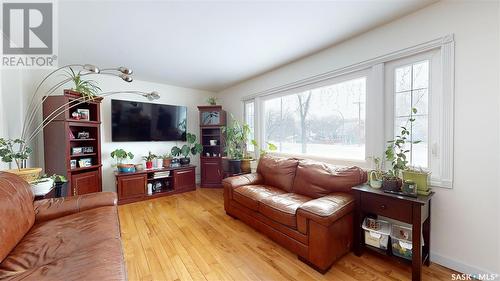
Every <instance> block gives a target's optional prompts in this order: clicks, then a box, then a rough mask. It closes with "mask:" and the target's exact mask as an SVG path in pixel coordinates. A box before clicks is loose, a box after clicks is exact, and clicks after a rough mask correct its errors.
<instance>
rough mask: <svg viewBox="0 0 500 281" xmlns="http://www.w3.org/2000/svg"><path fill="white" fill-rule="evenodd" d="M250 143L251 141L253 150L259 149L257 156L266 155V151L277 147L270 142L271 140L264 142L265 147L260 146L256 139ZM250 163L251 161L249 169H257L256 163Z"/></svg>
mask: <svg viewBox="0 0 500 281" xmlns="http://www.w3.org/2000/svg"><path fill="white" fill-rule="evenodd" d="M251 143H252V145H253V147H254V150H258V151H259V156H260V157H262V156H264V155H266V154H267V151H275V150H277V149H278V147H277V146H276V145H275V144H273V143H271V142H266V146H267V148H262V147H260V146H259V143H258V142H257V140H251ZM252 163H253V162H250V168H251V170H254V171H255V169H257V163H253V165H252Z"/></svg>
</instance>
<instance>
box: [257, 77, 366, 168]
mask: <svg viewBox="0 0 500 281" xmlns="http://www.w3.org/2000/svg"><path fill="white" fill-rule="evenodd" d="M363 77H364V78H366V97H365V100H366V105H365V139H366V141H365V156H364V159H350V158H340V157H326V156H318V155H313V154H302V153H287V152H273V154H275V155H278V156H284V157H297V158H307V159H314V160H318V161H325V162H335V163H339V164H342V165H358V166H363V165H366V164H367V158H368V155H371V153H373V152H372V151H369V149H368V147H373V145H368V144H367V142H368V140H369V139H371V138H369V136H368V134H369V131H368V129H367V127H368V118H369V112H370V113H371V112H372V111H373V110H368V96H369V95H370V94H369V93H368V92H369V83H370V79H371V77H372V70H371V68H367V69H362V70H357V71H353V72H350V73H345V74H342V75H339V76H336V77H332V78H329V79H325V80H323V81H321V82H317V83H312V84H308V85H304V86H302V87H297V88H294V89H292V90H289V91H283V92H280V93H276V94H272V95H266V96H264V97H260V104H259V106H258V107H259V109H260V110H259V119H260V120H262V121H264V118H265V116H264V113H265V108H264V103H265V101H267V100H270V99H275V98H280V97H283V96H288V95H295V94H298V93H302V92H304V91H308V90H312V89H317V88H322V87H325V86H329V85H334V84H339V83H342V82H346V81H350V80H354V79H357V78H363ZM257 126H258V131H259V134H258V135H259V139H258V143H259V145H260V146H261V148H262V143H263V142H264V141H265V140H264V137H263V136H265V126H262V123H261V122H259V124H258V125H257Z"/></svg>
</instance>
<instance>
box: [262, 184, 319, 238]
mask: <svg viewBox="0 0 500 281" xmlns="http://www.w3.org/2000/svg"><path fill="white" fill-rule="evenodd" d="M309 200H311V198H309V197H307V196H303V195H300V194H295V193H285V194H280V195H275V196H269V197H266V198H262V199H261V200H260V204H259V212H260V213H261V214H263V215H264V216H266V217H268V218H270V219H272V220H274V221H276V222H279V223H281V224H284V225H286V226H289V227H291V228H295V229H296V228H297V216H296V212H297V209H298V208H299V207H300V206H301V205H302V204H304V203H306V202H308V201H309Z"/></svg>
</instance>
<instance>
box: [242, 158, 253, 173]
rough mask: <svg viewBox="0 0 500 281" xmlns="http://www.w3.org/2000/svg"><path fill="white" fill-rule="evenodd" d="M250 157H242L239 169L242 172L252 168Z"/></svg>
mask: <svg viewBox="0 0 500 281" xmlns="http://www.w3.org/2000/svg"><path fill="white" fill-rule="evenodd" d="M251 161H252V159H242V160H241V164H240V169H241V172H242V173H251V172H252V168H251V167H250V162H251Z"/></svg>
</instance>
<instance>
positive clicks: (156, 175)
mask: <svg viewBox="0 0 500 281" xmlns="http://www.w3.org/2000/svg"><path fill="white" fill-rule="evenodd" d="M169 176H170V171H164V172H156V173H154V174H153V179H163V178H168V177H169Z"/></svg>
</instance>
